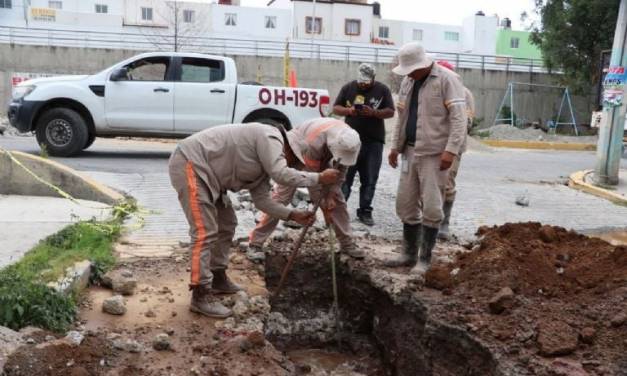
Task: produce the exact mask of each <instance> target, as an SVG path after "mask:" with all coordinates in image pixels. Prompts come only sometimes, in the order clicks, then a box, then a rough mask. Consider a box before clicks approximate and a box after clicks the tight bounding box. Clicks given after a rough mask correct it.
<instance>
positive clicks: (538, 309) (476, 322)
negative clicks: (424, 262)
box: [425, 222, 627, 375]
mask: <svg viewBox="0 0 627 376" xmlns="http://www.w3.org/2000/svg"><path fill="white" fill-rule="evenodd" d="M477 235H478V236H479V237H480V240H479V244H478V245H476V246H475V247H474V248H473V250H472V251H470V252H462V253H459V254H458V255H457V257H456V258H455V260H454V261H453V262H452V263H450V264H437V265H434V266H433V267H432V268H431V270H430V271H429V272H428V273H427V275H426V276H425V285H426V286H427V287H431V288H435V289H438V290H441V291H442V293H443V295H444V296H443V300H442V302H441V307H439V308H437V309H434V310H433V313H434V315H436V316H438V317H440V318H443V319H444V320H446V321H449V322H453V323H456V324H458V325H461V326H464V327H466V328H467V330H468V331H470V332H472V333H474V334H475V335H477V336H478V337H480V338H481V339H482V341H484V343H489V344H490V346H497V347H499V346H500V347H501V348H505V349H507V358H509V359H510V361H511V362H512V363H513V364H516V365H520V366H521V367H522V368H523V369H525V370H526V371H528V372H532V373H531V374H544V373H543V372H546V369H549V370H551V372H554V373H549V374H560V375H561V374H564V375H625V374H627V373H625V372H627V355H626V354H627V247H624V246H613V245H611V244H609V243H607V242H605V241H603V240H600V239H597V238H590V237H587V236H585V235H581V234H578V233H576V232H574V231H568V230H565V229H563V228H561V227H553V226H547V225H542V224H540V223H534V222H530V223H516V224H505V225H502V226H495V227H483V228H480V229H479V232H478V234H477ZM563 356H568V361H567V362H566V363H567V364H566V365H564V364H563V361H562V359H563V358H561V357H563ZM533 372H536V373H533ZM560 372H562V373H560Z"/></svg>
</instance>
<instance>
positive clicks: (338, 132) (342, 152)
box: [327, 127, 361, 166]
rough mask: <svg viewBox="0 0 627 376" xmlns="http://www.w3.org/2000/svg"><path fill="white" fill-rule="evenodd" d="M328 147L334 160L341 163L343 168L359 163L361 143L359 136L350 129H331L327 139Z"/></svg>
mask: <svg viewBox="0 0 627 376" xmlns="http://www.w3.org/2000/svg"><path fill="white" fill-rule="evenodd" d="M327 146H328V147H329V150H330V151H331V154H333V158H334V159H336V160H338V159H339V161H340V164H341V165H343V166H353V165H354V164H355V163H357V157H358V156H359V149H360V148H361V141H360V140H359V134H358V133H357V132H356V131H355V130H354V129H352V128H350V127H341V128H339V129H330V130H329V135H328V138H327Z"/></svg>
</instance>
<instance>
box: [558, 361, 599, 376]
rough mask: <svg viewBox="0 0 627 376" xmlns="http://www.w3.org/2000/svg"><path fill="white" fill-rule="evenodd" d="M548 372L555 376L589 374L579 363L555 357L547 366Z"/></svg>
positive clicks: (584, 375) (581, 375)
mask: <svg viewBox="0 0 627 376" xmlns="http://www.w3.org/2000/svg"><path fill="white" fill-rule="evenodd" d="M549 374H550V375H555V376H589V375H590V374H589V373H588V372H587V371H586V370H585V369H584V368H583V366H582V365H581V363H579V362H578V361H576V360H571V359H563V358H560V359H555V360H554V361H553V362H551V364H550V366H549Z"/></svg>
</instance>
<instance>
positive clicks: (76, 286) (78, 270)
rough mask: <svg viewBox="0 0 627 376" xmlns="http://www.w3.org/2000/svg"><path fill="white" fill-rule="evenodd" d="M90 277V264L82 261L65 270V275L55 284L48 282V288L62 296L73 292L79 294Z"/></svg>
mask: <svg viewBox="0 0 627 376" xmlns="http://www.w3.org/2000/svg"><path fill="white" fill-rule="evenodd" d="M90 276H91V262H90V261H89V260H83V261H78V262H75V263H74V265H72V266H70V267H68V268H67V269H66V270H65V274H64V275H63V276H62V277H60V278H59V279H58V280H57V281H55V282H49V283H48V287H50V288H52V289H54V290H56V291H57V292H59V293H61V294H63V295H69V294H70V293H72V292H73V291H76V292H81V291H83V290H85V289H86V288H87V285H89V277H90Z"/></svg>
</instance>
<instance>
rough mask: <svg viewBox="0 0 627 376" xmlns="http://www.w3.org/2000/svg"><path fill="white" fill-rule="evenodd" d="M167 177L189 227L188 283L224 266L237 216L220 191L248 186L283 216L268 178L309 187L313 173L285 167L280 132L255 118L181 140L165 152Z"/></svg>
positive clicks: (204, 280)
mask: <svg viewBox="0 0 627 376" xmlns="http://www.w3.org/2000/svg"><path fill="white" fill-rule="evenodd" d="M169 172H170V181H171V183H172V186H173V187H174V188H175V189H176V191H177V193H178V198H179V201H180V203H181V206H182V208H183V211H184V212H185V216H186V218H187V221H188V223H189V226H190V237H191V254H192V257H191V258H192V260H191V282H190V285H191V286H199V285H207V284H210V283H211V281H212V278H213V277H212V273H211V270H217V269H226V268H227V266H228V261H229V250H230V246H231V241H232V238H233V234H234V232H235V227H236V226H237V217H236V215H235V211H234V210H233V208H232V207H231V205H230V201H229V199H228V196H227V194H226V191H227V190H229V191H232V192H237V191H240V190H242V189H247V190H249V191H250V194H251V197H252V200H253V203H254V204H255V206H256V207H257V208H258V209H259V210H262V211H264V212H266V213H269V214H270V215H272V216H274V217H278V218H281V219H287V218H288V216H289V214H290V209H288V208H286V207H285V206H283V205H280V204H278V203H275V202H274V201H273V200H272V198H271V197H270V188H271V186H270V178H272V179H274V180H275V181H277V182H279V183H281V184H284V185H288V186H306V187H310V186H313V185H316V184H317V183H318V174H314V173H310V172H303V171H298V170H295V169H292V168H289V167H287V162H286V160H285V156H284V155H283V137H282V135H281V133H280V131H279V130H278V129H276V128H273V127H271V126H268V125H264V124H259V123H248V124H232V125H222V126H218V127H213V128H209V129H207V130H204V131H202V132H198V133H196V134H194V135H192V136H190V137H188V138H186V139H185V140H183V141H181V142H180V143H179V145H178V147H177V149H176V150H175V152H174V153H173V154H172V156H171V157H170V164H169Z"/></svg>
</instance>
